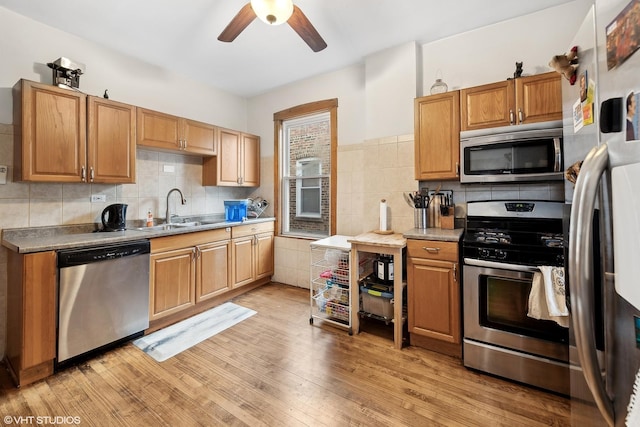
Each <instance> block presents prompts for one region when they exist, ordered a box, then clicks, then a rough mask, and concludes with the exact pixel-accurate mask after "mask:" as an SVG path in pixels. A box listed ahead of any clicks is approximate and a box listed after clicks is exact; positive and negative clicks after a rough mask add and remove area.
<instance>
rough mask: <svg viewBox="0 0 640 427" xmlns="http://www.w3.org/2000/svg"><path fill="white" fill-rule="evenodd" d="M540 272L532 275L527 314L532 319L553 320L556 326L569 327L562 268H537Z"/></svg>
mask: <svg viewBox="0 0 640 427" xmlns="http://www.w3.org/2000/svg"><path fill="white" fill-rule="evenodd" d="M538 268H539V269H540V272H537V271H536V272H535V273H533V281H532V283H531V292H530V294H529V312H528V313H527V315H528V316H529V317H532V318H534V319H542V320H553V321H554V322H556V323H557V324H558V325H560V326H563V327H565V328H568V327H569V310H568V309H567V303H566V296H565V295H566V294H565V287H564V268H563V267H550V266H539V267H538Z"/></svg>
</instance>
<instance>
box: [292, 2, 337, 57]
mask: <svg viewBox="0 0 640 427" xmlns="http://www.w3.org/2000/svg"><path fill="white" fill-rule="evenodd" d="M287 23H288V24H289V25H290V26H291V28H293V30H294V31H295V32H296V33H298V35H299V36H300V37H302V40H304V41H305V43H307V44H308V45H309V47H310V48H311V50H313V51H314V52H320V51H321V50H322V49H324V48H325V47H327V43H326V42H325V41H324V40H323V39H322V37H321V36H320V34H319V33H318V31H316V29H315V28H314V26H313V25H312V24H311V21H309V20H308V19H307V17H306V16H305V14H304V13H302V11H301V10H300V8H299V7H298V6H296V5H293V15H291V17H290V18H289V20H288V21H287Z"/></svg>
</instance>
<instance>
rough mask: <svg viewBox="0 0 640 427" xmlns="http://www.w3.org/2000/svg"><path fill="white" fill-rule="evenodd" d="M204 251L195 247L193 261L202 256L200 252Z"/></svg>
mask: <svg viewBox="0 0 640 427" xmlns="http://www.w3.org/2000/svg"><path fill="white" fill-rule="evenodd" d="M201 253H202V251H200V248H198V247H195V248H193V255H194V256H193V261H195V260H197V259H198V258H200V254H201Z"/></svg>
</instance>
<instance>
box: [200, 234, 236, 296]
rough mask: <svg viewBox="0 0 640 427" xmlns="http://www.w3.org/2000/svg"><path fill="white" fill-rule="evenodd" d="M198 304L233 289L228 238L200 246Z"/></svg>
mask: <svg viewBox="0 0 640 427" xmlns="http://www.w3.org/2000/svg"><path fill="white" fill-rule="evenodd" d="M196 249H197V257H198V259H197V263H196V271H197V274H196V304H197V303H198V302H200V301H204V300H206V299H209V298H213V297H215V296H217V295H220V294H223V293H225V292H227V291H228V290H229V289H231V245H230V241H229V240H228V239H226V240H223V241H221V242H214V243H209V244H206V245H201V246H198V247H197V248H196Z"/></svg>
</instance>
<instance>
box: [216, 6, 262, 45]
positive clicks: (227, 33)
mask: <svg viewBox="0 0 640 427" xmlns="http://www.w3.org/2000/svg"><path fill="white" fill-rule="evenodd" d="M254 19H256V13H255V12H254V11H253V8H251V3H247V4H245V5H244V6H243V7H242V9H240V12H238V14H237V15H236V16H234V17H233V19H232V20H231V22H229V25H227V27H226V28H225V29H224V30H222V32H221V33H220V35H219V36H218V40H220V41H221V42H232V41H234V40H235V38H236V37H238V35H239V34H240V33H241V32H242V31H243V30H244V29H245V28H247V25H249V24H251V23H252V22H253V20H254Z"/></svg>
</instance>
